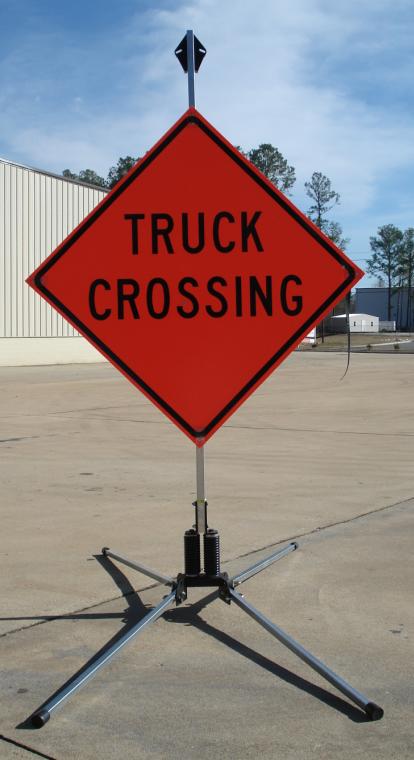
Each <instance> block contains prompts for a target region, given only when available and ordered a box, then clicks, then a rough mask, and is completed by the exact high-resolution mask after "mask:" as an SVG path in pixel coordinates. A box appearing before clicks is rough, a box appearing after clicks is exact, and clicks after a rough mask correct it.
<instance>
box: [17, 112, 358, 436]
mask: <svg viewBox="0 0 414 760" xmlns="http://www.w3.org/2000/svg"><path fill="white" fill-rule="evenodd" d="M362 275H363V272H362V271H361V270H360V269H358V267H356V266H355V264H353V263H352V261H350V259H348V258H347V256H345V255H344V253H342V251H340V250H339V249H338V248H336V246H335V245H333V243H331V241H330V240H329V239H328V238H326V237H325V236H324V235H323V234H322V233H321V232H320V231H319V230H318V228H317V227H315V226H314V225H313V224H312V222H310V221H309V219H307V217H306V216H304V215H303V214H302V213H301V212H300V211H299V210H298V209H297V208H296V207H295V206H294V205H293V204H292V203H291V202H290V201H289V200H288V199H287V198H286V197H285V196H284V195H283V194H282V193H280V192H279V191H278V190H277V189H276V188H275V187H274V185H272V184H271V183H270V182H269V181H268V180H267V179H266V178H265V177H264V176H263V175H262V174H261V173H260V172H259V171H257V170H256V168H255V167H254V166H253V165H252V164H251V163H250V162H249V161H247V160H246V159H245V158H244V157H243V156H242V155H241V154H240V153H239V152H238V151H237V150H236V149H235V148H234V147H233V146H232V145H230V143H229V142H227V140H226V139H225V138H224V137H222V135H220V134H219V133H218V132H217V131H216V130H215V129H214V128H213V127H212V126H211V125H210V124H209V123H208V122H207V121H206V120H205V119H204V118H203V117H202V116H201V115H200V114H199V113H198V111H196V110H195V109H194V108H190V109H189V110H188V111H187V112H186V113H185V114H184V115H183V116H182V117H181V119H179V121H178V122H177V123H176V124H174V126H173V127H171V129H170V130H169V131H168V132H167V134H166V135H164V137H162V138H161V140H160V141H159V142H158V143H157V144H156V145H155V146H154V147H153V148H152V150H150V151H149V152H148V153H147V154H146V155H145V156H144V158H142V159H141V160H140V161H139V162H138V163H137V164H136V165H135V166H134V167H133V168H132V169H131V171H130V172H129V173H128V174H127V175H126V176H125V177H124V178H123V179H122V180H121V182H119V183H118V185H116V187H115V188H114V189H113V190H112V191H111V192H110V193H109V194H108V195H107V196H106V197H105V198H104V200H103V201H101V203H100V204H99V206H97V207H96V208H95V209H94V210H93V211H92V212H91V213H90V214H89V216H88V217H87V218H86V219H84V221H83V222H82V223H81V224H80V225H79V227H77V229H75V230H74V231H73V232H72V233H71V234H70V235H69V237H68V238H67V239H66V240H65V241H64V242H63V243H62V244H61V245H60V246H59V247H58V248H57V249H56V250H55V251H54V252H53V253H52V254H51V255H50V256H49V258H48V259H46V261H44V262H43V263H42V264H41V265H40V267H39V268H38V269H37V270H36V271H35V272H33V274H32V275H31V276H30V277H29V278H28V283H29V284H30V285H31V286H32V287H33V288H34V289H35V290H36V291H37V292H38V293H39V294H40V295H41V296H43V297H44V298H45V299H46V300H47V301H48V302H49V303H50V304H51V305H52V306H53V307H54V308H55V309H57V311H58V312H59V313H60V314H62V315H63V316H64V317H65V318H66V319H67V320H68V322H70V324H72V325H73V326H74V327H75V328H76V329H77V330H78V331H79V332H80V333H81V334H82V335H84V337H85V338H86V339H87V340H88V341H89V342H90V343H92V345H94V346H95V347H96V348H97V349H98V350H99V351H100V352H101V353H102V354H103V355H104V356H106V357H107V358H108V359H109V361H110V362H111V363H112V364H113V365H114V366H115V367H116V368H117V369H119V370H120V371H121V372H122V373H123V374H124V375H125V376H126V377H127V378H128V380H130V381H131V382H132V383H134V385H135V386H137V388H139V389H140V390H141V391H142V392H143V393H144V394H145V395H146V396H147V397H148V398H149V399H150V400H151V401H152V402H153V403H154V404H156V406H157V407H158V408H159V409H160V410H161V411H162V412H164V413H165V414H166V415H167V416H168V417H169V418H170V419H171V420H172V421H173V422H175V424H176V425H178V427H179V428H181V430H182V431H184V432H185V433H186V434H187V435H188V436H189V437H190V438H191V439H192V440H193V441H195V442H196V443H197V445H199V446H201V445H203V444H204V443H205V442H206V441H207V440H208V438H210V436H211V435H213V433H214V432H215V431H216V430H217V429H218V428H219V427H220V426H221V425H222V424H223V422H225V420H226V419H227V418H228V417H229V416H230V415H231V414H232V413H233V412H234V411H235V410H236V409H237V408H238V407H239V406H240V404H242V403H243V401H244V400H245V399H246V398H247V397H248V396H250V394H251V393H253V391H254V390H255V389H256V388H257V387H258V386H259V385H260V383H262V382H263V381H264V380H265V379H266V377H268V375H269V374H270V373H271V372H273V370H274V369H275V368H276V367H277V366H278V365H279V364H280V363H281V362H282V361H283V360H284V359H285V358H286V357H287V356H288V355H289V353H290V352H291V351H292V350H293V349H294V348H296V346H297V345H298V344H299V343H300V341H301V340H302V338H303V337H304V336H305V335H306V334H307V333H308V332H309V331H310V330H311V328H312V327H314V325H315V324H317V323H318V322H319V321H320V320H321V319H322V318H323V317H324V316H325V315H326V314H327V312H329V311H330V309H331V308H332V307H333V306H334V304H335V303H336V302H337V301H339V300H340V299H341V298H343V296H344V295H345V294H346V293H347V291H349V290H350V288H351V287H352V286H353V285H354V284H355V283H356V282H357V281H358V280H359V279H360V278H361V277H362Z"/></svg>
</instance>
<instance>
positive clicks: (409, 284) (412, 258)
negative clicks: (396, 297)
mask: <svg viewBox="0 0 414 760" xmlns="http://www.w3.org/2000/svg"><path fill="white" fill-rule="evenodd" d="M400 267H401V273H402V276H403V282H404V285H405V286H406V288H407V309H406V317H405V327H406V329H407V330H411V329H412V326H413V325H412V305H413V279H414V227H409V228H408V229H407V230H405V232H404V234H403V238H402V247H401V254H400Z"/></svg>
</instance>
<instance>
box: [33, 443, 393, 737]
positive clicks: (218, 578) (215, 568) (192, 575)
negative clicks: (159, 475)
mask: <svg viewBox="0 0 414 760" xmlns="http://www.w3.org/2000/svg"><path fill="white" fill-rule="evenodd" d="M194 506H195V510H196V522H195V525H194V526H193V527H192V528H191V529H190V530H187V531H186V532H185V534H184V568H185V569H184V572H183V573H179V574H178V575H177V576H176V578H172V577H170V576H167V575H164V574H162V573H159V572H157V571H155V570H152V569H151V568H149V567H146V566H145V565H142V564H140V563H138V562H133V561H131V560H129V559H127V558H126V557H123V556H121V555H119V554H117V553H115V552H113V551H112V550H111V549H109V548H107V547H105V548H104V549H102V553H103V555H104V556H105V557H109V558H111V559H113V560H116V561H117V562H120V563H121V564H123V565H126V566H128V567H131V568H132V569H134V570H138V572H140V573H142V574H143V575H146V576H147V577H148V578H152V579H153V580H156V581H158V582H159V583H161V584H164V585H165V586H168V587H169V588H170V591H169V593H168V594H167V595H166V596H164V598H163V599H162V600H161V602H160V603H159V604H158V605H157V606H156V607H154V608H153V609H152V610H151V611H150V612H149V613H148V614H147V615H145V617H143V618H142V619H141V620H140V621H139V622H138V623H136V624H135V625H134V626H133V627H132V628H130V629H129V630H128V631H127V632H126V633H125V634H124V636H122V637H121V638H119V639H118V640H117V641H116V642H115V643H114V644H113V645H112V646H110V647H108V648H107V649H106V650H105V651H104V652H103V653H102V654H101V655H100V657H98V658H97V659H96V660H95V661H94V662H93V663H92V664H91V665H89V666H86V667H85V668H84V669H83V670H82V671H81V672H80V673H79V674H78V675H77V676H75V677H74V678H73V679H72V680H70V681H69V682H68V683H67V684H66V685H65V686H64V687H62V688H61V689H60V690H59V691H58V692H56V693H55V694H54V695H53V697H51V698H50V699H49V700H48V701H47V702H45V703H44V704H43V705H42V707H40V708H39V709H38V710H37V711H36V712H35V713H34V714H33V715H32V717H31V719H30V720H31V723H32V725H33V726H34V727H35V728H41V727H42V726H44V724H45V723H46V722H47V721H48V720H49V718H50V716H51V714H52V712H53V711H54V710H55V709H56V708H57V707H59V706H60V705H61V704H62V703H63V702H64V701H65V700H66V699H67V698H68V697H70V696H71V695H72V694H73V693H74V692H75V691H77V689H79V688H80V687H81V686H83V685H84V684H85V683H86V682H87V681H89V679H90V678H92V676H94V675H95V673H96V672H97V671H98V670H99V669H100V668H101V667H102V666H103V665H105V664H106V663H107V662H109V661H110V660H111V659H112V657H114V655H116V654H117V653H118V652H119V651H120V650H121V649H122V648H123V647H124V646H125V645H126V644H128V642H130V641H132V639H134V638H135V636H137V635H138V634H139V633H141V632H142V631H143V630H144V629H145V628H148V627H149V626H150V625H151V624H152V623H154V622H155V621H156V620H157V619H158V618H159V617H161V615H162V614H163V613H164V612H165V611H166V610H167V609H168V608H169V607H172V606H173V605H174V604H177V605H178V604H181V603H182V602H184V601H185V600H186V599H187V592H188V589H189V588H194V587H198V588H200V587H202V588H207V587H216V588H217V594H218V597H219V598H220V599H222V600H223V601H224V602H226V603H227V604H231V603H232V602H234V603H235V604H237V606H238V607H240V609H242V610H244V612H246V613H247V614H248V615H249V616H250V617H251V618H253V620H256V622H257V623H259V625H261V626H263V628H265V629H266V630H267V631H268V632H269V633H270V634H271V635H272V636H274V637H275V638H276V639H278V641H280V642H281V643H282V644H284V645H285V646H286V647H288V649H290V650H291V651H292V652H293V653H294V654H296V655H297V656H298V657H300V659H301V660H303V661H304V662H306V663H307V664H308V665H310V667H311V668H313V669H314V670H316V671H317V673H319V674H320V675H321V676H323V678H325V679H326V680H327V681H329V682H330V683H331V684H332V685H333V686H335V687H336V688H337V689H339V691H341V692H342V693H343V694H345V695H346V696H347V697H348V698H349V699H350V700H352V702H354V703H355V704H357V705H358V706H359V707H360V708H361V709H362V710H363V711H364V712H365V713H366V715H367V716H368V718H370V719H371V720H379V719H380V718H381V717H382V715H383V710H382V708H381V707H379V706H378V705H376V704H375V703H374V702H372V701H370V700H369V699H367V697H365V696H364V695H363V694H361V693H360V692H359V691H357V690H356V689H354V688H353V687H352V686H351V685H350V684H348V683H347V682H346V681H344V679H343V678H341V677H340V676H338V675H336V673H334V672H333V671H332V670H331V669H330V668H328V667H327V666H326V665H324V663H323V662H321V661H320V660H318V659H317V658H316V657H314V655H312V654H311V653H310V652H308V651H307V650H306V649H305V648H304V647H303V646H302V645H301V644H299V643H298V642H297V641H295V639H293V638H292V637H291V636H289V634H287V633H285V632H284V631H283V630H282V629H281V628H279V627H278V626H277V625H275V624H274V623H272V622H271V621H270V620H269V619H268V618H267V617H265V616H264V615H263V614H262V613H261V612H259V610H257V609H256V608H255V607H253V605H252V604H250V602H248V601H247V600H246V599H245V598H244V597H243V596H242V595H241V594H240V593H239V592H238V591H236V588H237V587H238V586H240V585H241V584H242V583H244V582H245V581H247V580H249V578H252V577H253V576H254V575H257V574H258V573H260V572H262V570H265V569H266V568H267V567H269V566H270V565H272V564H273V563H274V562H276V561H278V560H279V559H282V557H285V556H286V555H287V554H290V553H291V552H293V551H294V550H295V549H297V544H296V543H295V542H292V543H290V544H288V545H287V546H284V547H283V548H281V549H278V550H277V551H275V552H273V553H272V554H270V555H269V556H268V557H266V558H265V559H263V560H260V561H259V562H256V563H255V564H253V565H251V566H250V567H248V568H247V569H246V570H244V571H243V572H241V573H239V574H238V575H235V576H233V577H231V578H229V577H228V575H227V573H223V572H221V569H220V537H219V534H218V532H217V531H216V530H213V529H211V528H208V525H207V502H206V500H205V498H204V459H203V449H201V448H200V449H197V500H196V501H195V502H194ZM201 537H203V550H204V551H203V557H204V572H202V570H201V551H200V549H201Z"/></svg>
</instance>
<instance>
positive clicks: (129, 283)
mask: <svg viewBox="0 0 414 760" xmlns="http://www.w3.org/2000/svg"><path fill="white" fill-rule="evenodd" d="M126 288H131V290H130V291H129V293H128V292H127V291H126ZM117 294H118V319H124V317H125V310H124V304H125V302H127V303H128V304H129V308H130V309H131V314H132V316H133V318H134V319H139V313H138V308H137V305H136V303H135V299H136V298H138V295H139V285H138V283H137V281H136V280H128V279H126V280H123V279H120V280H118V282H117Z"/></svg>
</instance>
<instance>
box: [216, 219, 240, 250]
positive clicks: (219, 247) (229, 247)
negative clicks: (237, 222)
mask: <svg viewBox="0 0 414 760" xmlns="http://www.w3.org/2000/svg"><path fill="white" fill-rule="evenodd" d="M223 219H226V220H227V221H228V222H229V223H230V224H234V216H233V214H230V212H229V211H220V212H219V213H218V214H216V215H215V217H214V222H213V240H214V245H215V247H216V249H217V250H218V251H220V253H230V251H232V250H233V248H234V246H235V243H234V240H230V241H229V242H228V243H227V245H225V244H224V243H222V242H221V240H220V236H219V231H220V229H219V228H220V222H221V221H222V220H223Z"/></svg>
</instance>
